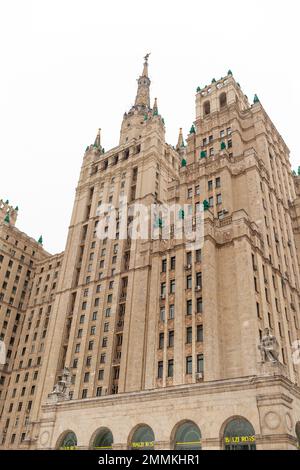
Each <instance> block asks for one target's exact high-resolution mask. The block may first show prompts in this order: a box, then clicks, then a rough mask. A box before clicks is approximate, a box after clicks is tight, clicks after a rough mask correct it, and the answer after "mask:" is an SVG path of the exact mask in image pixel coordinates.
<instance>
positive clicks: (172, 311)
mask: <svg viewBox="0 0 300 470" xmlns="http://www.w3.org/2000/svg"><path fill="white" fill-rule="evenodd" d="M174 317H175V305H174V304H171V305H170V306H169V320H174Z"/></svg>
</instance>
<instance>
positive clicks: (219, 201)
mask: <svg viewBox="0 0 300 470" xmlns="http://www.w3.org/2000/svg"><path fill="white" fill-rule="evenodd" d="M217 204H222V194H217Z"/></svg>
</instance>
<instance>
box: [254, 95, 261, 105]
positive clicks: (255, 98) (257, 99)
mask: <svg viewBox="0 0 300 470" xmlns="http://www.w3.org/2000/svg"><path fill="white" fill-rule="evenodd" d="M253 103H254V104H256V103H260V101H259V98H258V96H257V94H256V93H255V95H254V99H253Z"/></svg>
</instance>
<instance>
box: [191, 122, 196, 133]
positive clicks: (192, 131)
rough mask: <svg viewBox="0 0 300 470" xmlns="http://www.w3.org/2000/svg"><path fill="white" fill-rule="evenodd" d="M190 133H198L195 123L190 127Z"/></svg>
mask: <svg viewBox="0 0 300 470" xmlns="http://www.w3.org/2000/svg"><path fill="white" fill-rule="evenodd" d="M190 134H196V129H195V126H194V124H193V125H192V127H191V129H190Z"/></svg>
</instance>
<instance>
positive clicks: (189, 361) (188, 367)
mask: <svg viewBox="0 0 300 470" xmlns="http://www.w3.org/2000/svg"><path fill="white" fill-rule="evenodd" d="M192 366H193V358H192V356H188V357H187V358H186V370H185V373H186V374H191V373H192Z"/></svg>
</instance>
